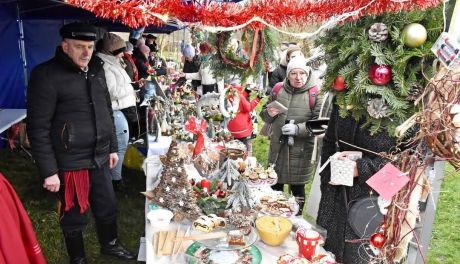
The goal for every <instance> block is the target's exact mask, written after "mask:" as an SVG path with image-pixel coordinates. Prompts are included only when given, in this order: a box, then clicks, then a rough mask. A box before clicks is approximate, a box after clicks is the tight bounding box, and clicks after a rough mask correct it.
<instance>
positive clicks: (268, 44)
mask: <svg viewBox="0 0 460 264" xmlns="http://www.w3.org/2000/svg"><path fill="white" fill-rule="evenodd" d="M256 33H257V34H258V36H257V43H256V44H255V45H257V46H256V49H255V54H254V61H253V62H254V64H253V67H252V68H251V67H250V66H251V65H250V59H249V58H250V57H251V55H252V54H250V52H251V51H249V54H247V58H246V57H244V58H241V57H239V56H238V55H237V54H236V53H235V52H234V51H232V50H231V49H229V48H228V47H229V44H230V40H231V37H232V34H233V32H231V31H227V32H220V33H217V34H215V35H213V36H211V37H210V43H213V46H215V47H216V50H217V52H216V53H215V54H214V55H213V57H212V59H211V60H210V62H209V63H211V68H212V69H214V74H215V75H216V77H228V76H240V77H241V78H242V79H243V80H244V79H247V78H248V77H249V76H255V75H257V74H259V73H261V72H262V71H264V69H265V66H264V61H273V60H274V58H275V49H276V46H277V37H276V33H275V32H274V31H273V30H270V29H268V28H262V29H260V30H259V31H257V30H252V29H249V28H246V29H245V32H244V35H245V36H246V38H245V39H242V40H241V41H242V42H243V44H250V46H252V45H253V43H252V41H253V40H254V38H255V34H256ZM243 46H246V45H243Z"/></svg>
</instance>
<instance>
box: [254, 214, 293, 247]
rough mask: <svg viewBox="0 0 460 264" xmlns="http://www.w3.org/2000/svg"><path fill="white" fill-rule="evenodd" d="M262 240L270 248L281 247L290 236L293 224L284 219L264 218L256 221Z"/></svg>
mask: <svg viewBox="0 0 460 264" xmlns="http://www.w3.org/2000/svg"><path fill="white" fill-rule="evenodd" d="M256 229H257V233H258V234H259V237H260V239H261V240H262V241H263V242H264V243H265V244H267V245H269V246H274V247H276V246H279V245H281V244H282V243H283V241H284V240H285V239H286V238H287V237H288V236H289V233H290V232H291V230H292V223H291V221H289V220H288V219H286V218H283V217H273V216H262V217H260V218H259V219H257V220H256Z"/></svg>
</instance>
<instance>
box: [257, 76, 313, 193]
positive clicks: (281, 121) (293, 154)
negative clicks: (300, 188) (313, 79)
mask: <svg viewBox="0 0 460 264" xmlns="http://www.w3.org/2000/svg"><path fill="white" fill-rule="evenodd" d="M312 87H313V85H312V84H311V83H308V82H307V84H306V85H305V86H304V87H303V88H293V87H291V86H290V85H289V84H288V81H287V80H285V82H284V83H283V87H282V88H281V89H280V91H279V92H278V94H277V95H276V101H278V102H280V103H281V104H283V105H284V106H286V107H287V108H288V111H287V112H286V113H281V114H279V115H277V116H275V117H270V116H269V115H268V112H267V105H268V104H269V103H270V102H272V101H273V98H274V96H273V95H272V96H271V97H270V99H269V100H268V102H267V104H265V106H264V107H263V109H262V111H261V113H260V116H261V118H262V120H263V121H264V122H266V123H269V124H271V129H270V135H269V139H270V150H269V156H268V162H269V163H270V164H276V165H275V171H276V173H277V174H278V183H289V184H294V185H301V184H305V183H306V182H307V181H308V179H309V178H310V175H312V174H313V171H314V169H315V167H316V165H315V164H312V162H311V156H312V152H313V148H314V137H313V136H312V134H311V133H310V131H309V130H308V129H307V127H306V126H305V122H306V121H307V120H310V119H315V118H318V115H319V111H320V108H321V99H320V98H318V99H317V101H316V105H315V107H314V109H313V111H311V110H310V97H309V93H308V90H310V89H311V88H312ZM287 120H295V124H297V125H298V127H299V133H298V135H297V136H296V137H295V138H294V145H293V146H291V147H289V146H288V144H287V137H286V136H282V133H281V127H282V126H284V125H285V124H286V121H287ZM281 139H284V142H281V141H280V140H281Z"/></svg>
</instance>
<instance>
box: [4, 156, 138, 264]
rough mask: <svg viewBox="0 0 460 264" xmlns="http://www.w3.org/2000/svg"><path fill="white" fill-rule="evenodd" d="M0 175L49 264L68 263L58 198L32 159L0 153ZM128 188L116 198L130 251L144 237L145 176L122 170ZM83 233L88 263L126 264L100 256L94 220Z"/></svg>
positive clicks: (120, 229) (121, 230)
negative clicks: (22, 209) (23, 210)
mask: <svg viewBox="0 0 460 264" xmlns="http://www.w3.org/2000/svg"><path fill="white" fill-rule="evenodd" d="M0 172H2V173H3V174H4V175H5V177H6V178H7V179H8V181H9V182H10V183H11V184H12V185H13V187H14V188H15V190H16V192H17V193H18V195H19V198H20V199H21V201H22V203H23V205H24V207H25V208H26V210H27V212H28V214H29V216H30V219H31V220H32V223H33V225H34V228H35V231H36V234H37V238H38V240H39V243H40V246H41V247H42V250H43V252H44V254H45V257H46V259H47V261H48V263H50V264H53V263H56V264H61V263H68V258H67V253H66V249H65V244H64V239H63V236H62V232H61V229H60V227H59V223H58V215H57V213H56V206H57V203H56V202H57V199H56V198H55V196H54V195H53V194H51V193H50V192H47V191H45V190H44V189H43V187H42V184H43V183H42V180H41V179H40V177H39V175H38V171H37V169H36V167H35V165H34V164H33V163H32V162H31V160H30V159H29V158H28V157H26V156H25V155H24V154H23V153H19V152H15V151H13V152H12V151H8V150H0ZM124 175H127V176H125V180H126V181H127V184H128V188H127V189H126V192H125V193H124V194H117V196H118V208H119V213H118V233H119V238H120V241H121V242H122V243H123V244H124V245H125V246H126V247H127V248H128V249H130V250H132V251H133V252H136V253H137V251H138V249H139V239H140V237H141V236H144V201H145V200H144V198H143V196H142V195H141V194H139V192H140V191H143V190H145V176H144V175H143V174H142V173H141V172H137V171H124ZM88 218H89V219H91V221H90V224H89V225H88V227H87V228H86V230H85V233H84V236H85V249H86V254H87V257H88V262H89V263H98V264H99V263H100V264H104V263H107V264H109V263H126V261H118V260H117V259H115V258H112V257H106V256H100V253H99V243H98V242H97V238H96V234H95V229H94V221H93V218H92V216H91V214H88Z"/></svg>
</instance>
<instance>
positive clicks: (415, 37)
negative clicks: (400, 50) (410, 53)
mask: <svg viewBox="0 0 460 264" xmlns="http://www.w3.org/2000/svg"><path fill="white" fill-rule="evenodd" d="M402 37H403V40H404V44H405V45H406V46H408V47H410V48H418V47H420V46H422V45H423V44H424V43H425V41H426V38H427V33H426V28H425V27H424V26H423V25H421V24H419V23H412V24H409V25H407V26H405V27H404V29H403V31H402Z"/></svg>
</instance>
